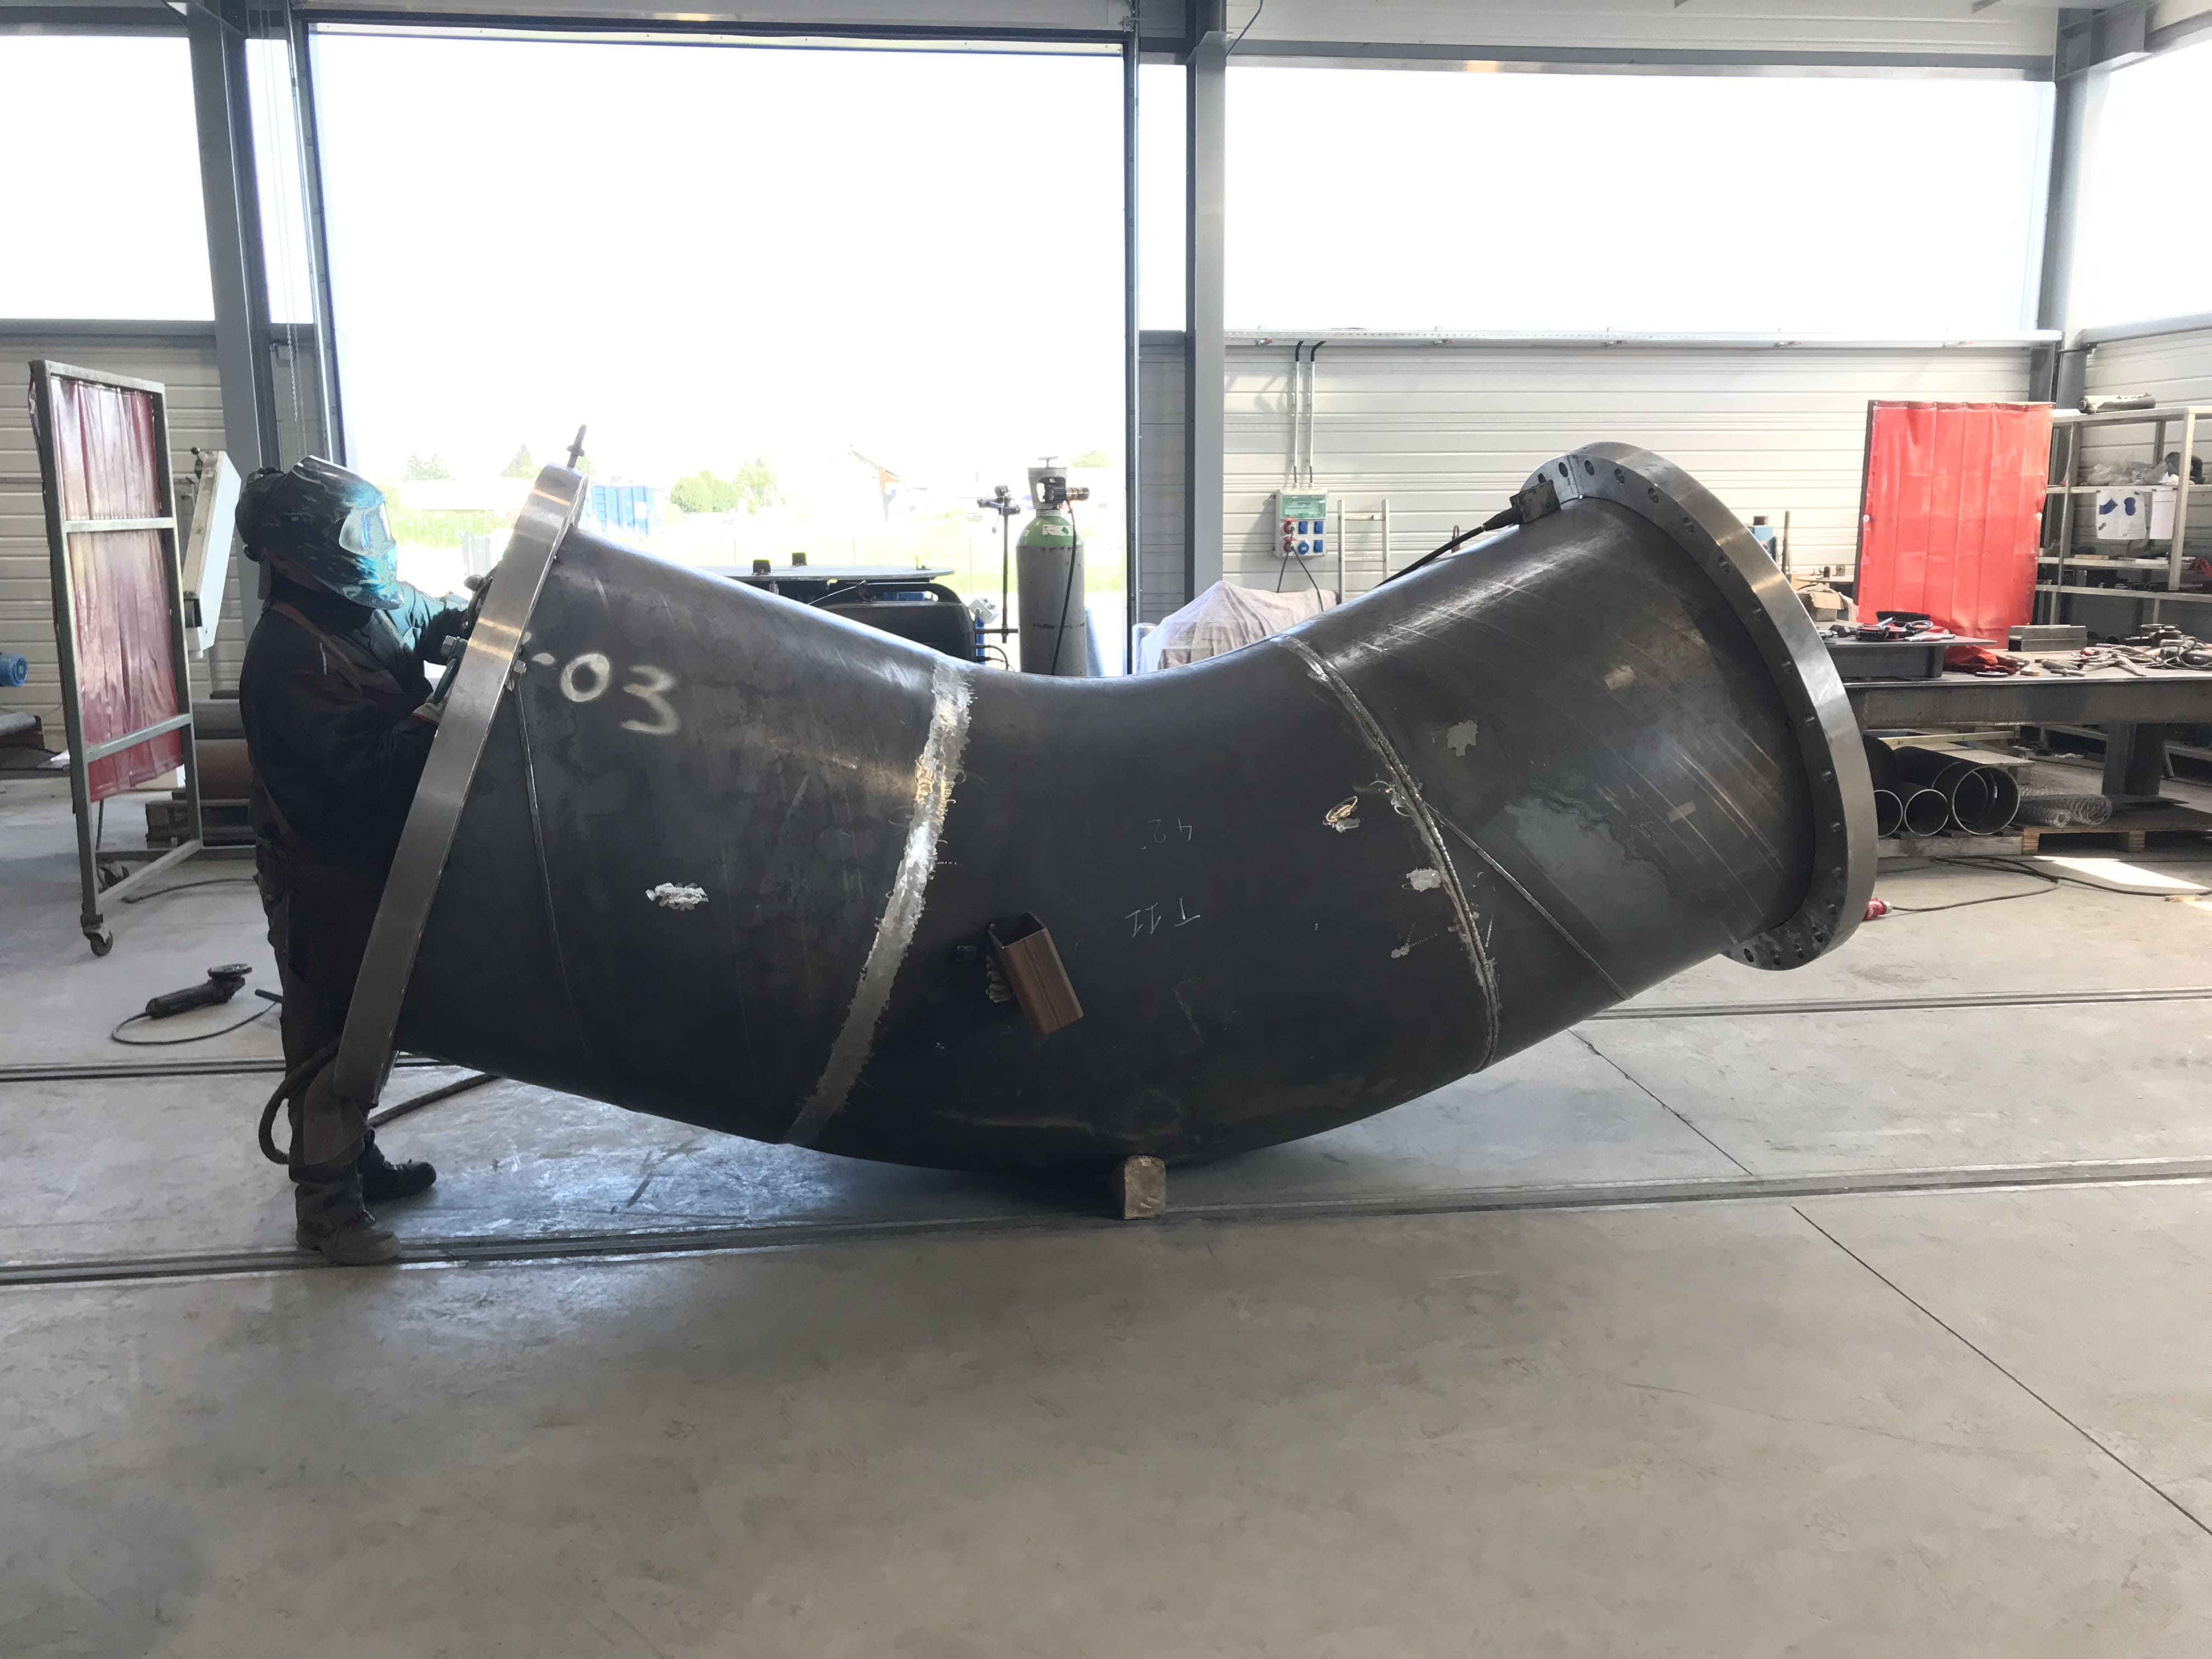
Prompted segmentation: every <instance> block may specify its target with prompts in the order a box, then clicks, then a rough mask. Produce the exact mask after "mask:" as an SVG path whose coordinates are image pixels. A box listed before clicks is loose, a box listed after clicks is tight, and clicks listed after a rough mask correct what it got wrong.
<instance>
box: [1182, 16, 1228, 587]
mask: <svg viewBox="0 0 2212 1659" xmlns="http://www.w3.org/2000/svg"><path fill="white" fill-rule="evenodd" d="M1188 71H1189V72H1188V75H1187V76H1185V88H1186V89H1185V93H1184V96H1185V100H1186V107H1185V122H1184V128H1183V134H1184V137H1183V143H1184V147H1185V148H1184V161H1185V169H1186V171H1185V178H1184V185H1183V191H1184V197H1183V228H1184V229H1183V234H1184V249H1183V508H1182V513H1183V519H1182V525H1183V590H1184V592H1183V596H1184V598H1185V599H1193V598H1195V597H1196V596H1197V595H1198V594H1199V593H1200V592H1203V591H1204V590H1205V589H1206V588H1208V587H1211V586H1213V584H1214V583H1216V582H1218V581H1219V580H1221V563H1222V557H1221V541H1222V511H1221V508H1222V502H1221V493H1222V489H1223V483H1224V477H1225V471H1226V442H1225V437H1226V435H1225V420H1224V416H1223V410H1222V398H1223V388H1224V386H1225V382H1226V379H1227V374H1228V346H1227V343H1226V341H1225V338H1224V337H1223V325H1222V280H1223V254H1224V245H1225V233H1226V225H1227V222H1226V217H1225V212H1224V206H1223V203H1224V197H1225V195H1226V193H1227V187H1228V185H1227V177H1226V170H1225V153H1226V140H1227V125H1228V81H1229V73H1228V71H1229V37H1228V33H1227V28H1226V22H1225V17H1224V15H1223V9H1222V0H1198V3H1197V4H1196V5H1195V6H1194V8H1193V9H1192V13H1191V33H1190V43H1189V56H1188Z"/></svg>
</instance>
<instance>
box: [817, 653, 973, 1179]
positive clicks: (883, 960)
mask: <svg viewBox="0 0 2212 1659" xmlns="http://www.w3.org/2000/svg"><path fill="white" fill-rule="evenodd" d="M929 689H930V692H931V695H932V696H933V699H934V707H933V708H932V709H931V711H930V718H929V736H928V737H927V738H925V739H924V740H923V742H922V745H921V755H920V757H918V758H917V759H916V760H915V767H914V817H913V819H912V821H911V822H910V823H908V826H907V832H906V849H905V851H904V852H902V854H900V855H899V866H898V872H897V874H896V875H895V876H893V877H892V878H891V890H890V896H889V897H887V898H886V899H885V900H884V914H883V917H882V919H881V920H880V921H878V922H877V923H876V937H875V939H874V940H873V942H872V943H871V944H870V945H869V946H868V959H867V961H866V963H863V964H862V965H861V968H860V981H859V982H858V983H857V984H856V985H855V986H854V989H853V1002H852V1006H850V1007H849V1008H848V1009H847V1010H846V1012H845V1023H844V1024H843V1025H842V1027H840V1028H839V1030H838V1032H837V1036H836V1041H835V1042H832V1043H831V1044H830V1045H829V1059H828V1060H827V1061H826V1062H825V1063H824V1065H823V1068H822V1079H821V1081H820V1082H818V1083H817V1084H816V1085H814V1092H813V1093H812V1094H811V1095H810V1096H808V1097H807V1101H806V1104H805V1105H804V1106H802V1107H800V1108H799V1115H797V1116H796V1117H794V1118H793V1119H792V1120H791V1124H790V1127H787V1129H785V1130H784V1132H783V1138H784V1139H785V1140H786V1141H787V1142H790V1143H791V1144H793V1145H794V1146H812V1145H813V1144H814V1143H815V1140H816V1139H817V1138H818V1137H819V1136H820V1135H821V1133H822V1131H823V1129H825V1128H827V1127H829V1121H830V1120H831V1119H832V1118H834V1117H836V1115H837V1114H838V1113H839V1112H841V1111H842V1110H843V1109H844V1108H845V1101H846V1097H848V1095H850V1094H851V1093H852V1091H853V1085H854V1084H855V1083H857V1082H858V1081H860V1073H861V1071H862V1070H863V1069H864V1068H865V1067H866V1065H867V1063H868V1059H869V1056H870V1055H871V1054H873V1053H874V1051H875V1046H876V1027H877V1025H878V1024H879V1023H880V1022H881V1021H882V1019H883V1017H884V1006H885V1005H886V1004H888V1003H889V1002H890V996H891V982H892V981H894V980H896V978H897V977H898V970H899V968H900V965H901V964H902V963H904V962H905V960H906V953H907V950H908V946H910V945H912V944H913V943H914V930H915V927H916V926H917V925H918V924H919V923H920V922H921V906H922V900H923V898H924V896H926V894H927V891H928V889H929V875H930V872H931V871H932V870H933V868H934V867H935V866H936V863H937V839H938V836H939V835H940V834H941V833H942V832H943V830H944V829H945V810H946V809H947V808H948V807H950V806H951V805H952V784H953V781H954V780H955V779H956V778H957V777H958V776H959V775H960V756H961V751H962V750H963V749H964V748H965V747H966V746H967V743H968V716H969V690H968V681H967V679H966V678H965V677H964V676H963V675H962V674H961V673H960V671H958V670H957V669H956V668H955V667H954V666H953V665H952V664H951V662H949V661H945V662H939V663H938V664H937V665H935V666H933V668H932V669H931V671H930V676H929Z"/></svg>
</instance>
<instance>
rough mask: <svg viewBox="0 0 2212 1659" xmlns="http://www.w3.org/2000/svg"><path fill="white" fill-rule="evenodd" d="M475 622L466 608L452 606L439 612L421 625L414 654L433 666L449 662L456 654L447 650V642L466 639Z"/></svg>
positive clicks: (472, 615) (473, 616) (474, 618)
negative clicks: (420, 633)
mask: <svg viewBox="0 0 2212 1659" xmlns="http://www.w3.org/2000/svg"><path fill="white" fill-rule="evenodd" d="M475 621H476V617H475V615H474V614H473V613H472V612H471V611H470V610H469V609H468V608H467V607H466V606H463V605H452V606H448V607H447V609H445V610H443V611H440V612H439V613H438V614H437V615H436V616H435V617H431V618H430V620H429V621H428V622H426V623H423V624H422V637H421V638H420V639H418V640H416V641H415V654H416V656H418V657H420V658H422V660H423V661H424V662H427V663H430V664H434V665H435V664H440V663H444V662H447V661H448V660H450V659H451V658H452V657H453V656H454V655H456V654H458V653H455V652H453V651H451V650H449V649H448V648H447V642H448V641H453V640H465V639H466V638H468V636H469V629H470V627H471V624H473V623H475Z"/></svg>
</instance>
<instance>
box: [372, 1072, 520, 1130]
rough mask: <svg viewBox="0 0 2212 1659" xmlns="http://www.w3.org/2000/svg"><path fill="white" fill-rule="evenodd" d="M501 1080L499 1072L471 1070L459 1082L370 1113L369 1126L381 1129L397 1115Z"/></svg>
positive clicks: (427, 1091)
mask: <svg viewBox="0 0 2212 1659" xmlns="http://www.w3.org/2000/svg"><path fill="white" fill-rule="evenodd" d="M499 1080H500V1079H499V1073H497V1072H471V1073H470V1074H469V1075H468V1076H466V1077H465V1078H463V1079H460V1080H459V1082H457V1083H447V1084H444V1085H441V1086H440V1087H438V1088H435V1089H426V1090H424V1091H422V1093H421V1094H419V1095H416V1096H415V1097H413V1098H412V1099H409V1100H403V1101H401V1102H400V1103H398V1105H397V1106H387V1107H386V1108H385V1109H383V1110H382V1111H380V1112H371V1113H370V1114H369V1115H368V1127H370V1128H372V1129H381V1128H382V1127H384V1126H385V1125H386V1124H387V1123H389V1122H391V1121H392V1119H394V1118H396V1117H405V1116H406V1115H407V1114H408V1113H410V1112H419V1111H421V1110H422V1109H423V1108H424V1107H425V1106H435V1105H436V1104H437V1103H439V1102H440V1101H441V1100H451V1099H452V1098H453V1097H454V1096H455V1095H465V1094H466V1093H468V1091H470V1090H471V1089H481V1088H483V1085H485V1084H487V1083H496V1082H498V1081H499Z"/></svg>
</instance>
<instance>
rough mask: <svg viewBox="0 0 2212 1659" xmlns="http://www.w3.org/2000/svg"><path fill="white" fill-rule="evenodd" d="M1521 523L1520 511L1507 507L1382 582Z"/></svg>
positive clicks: (1417, 568) (1379, 583) (1390, 580)
mask: <svg viewBox="0 0 2212 1659" xmlns="http://www.w3.org/2000/svg"><path fill="white" fill-rule="evenodd" d="M1521 521H1522V520H1521V509H1520V508H1519V507H1506V508H1504V510H1503V511H1501V512H1497V513H1492V514H1491V515H1490V516H1489V517H1488V518H1486V519H1485V520H1483V521H1482V522H1481V523H1480V524H1479V525H1477V526H1475V527H1474V529H1472V530H1464V531H1462V532H1460V533H1459V534H1458V535H1456V536H1455V537H1453V538H1451V539H1450V540H1449V541H1448V542H1446V543H1445V544H1443V546H1442V547H1439V548H1436V549H1433V550H1431V551H1429V552H1426V553H1424V554H1422V555H1421V556H1420V557H1419V558H1418V559H1416V560H1414V561H1413V563H1411V564H1409V565H1407V567H1406V568H1404V569H1403V570H1394V571H1392V572H1391V573H1390V574H1389V575H1387V576H1385V577H1383V581H1384V582H1395V581H1396V580H1398V578H1399V577H1401V576H1410V575H1412V574H1413V572H1415V571H1416V570H1419V568H1421V567H1422V566H1423V565H1425V564H1429V563H1431V562H1434V561H1436V560H1437V559H1441V558H1442V557H1443V556H1444V555H1445V554H1447V553H1456V552H1457V551H1459V550H1460V549H1461V548H1462V546H1464V545H1465V544H1468V542H1471V541H1473V540H1474V538H1476V537H1478V536H1487V535H1488V534H1489V533H1490V532H1492V531H1493V530H1503V529H1504V528H1506V526H1509V525H1516V524H1519V523H1520V522H1521ZM1375 585H1376V586H1377V587H1380V586H1382V585H1383V582H1377V583H1376V584H1375Z"/></svg>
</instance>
